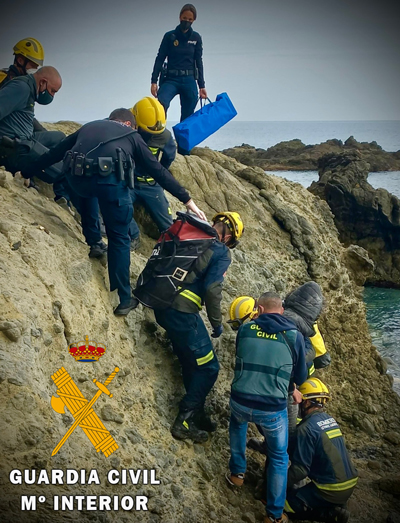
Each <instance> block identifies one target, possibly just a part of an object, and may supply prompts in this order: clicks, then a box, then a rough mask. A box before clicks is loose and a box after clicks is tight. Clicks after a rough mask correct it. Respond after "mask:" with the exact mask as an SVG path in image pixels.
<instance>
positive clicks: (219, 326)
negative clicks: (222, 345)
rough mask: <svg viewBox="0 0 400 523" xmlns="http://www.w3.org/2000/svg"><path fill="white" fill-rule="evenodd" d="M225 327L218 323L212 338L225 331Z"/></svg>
mask: <svg viewBox="0 0 400 523" xmlns="http://www.w3.org/2000/svg"><path fill="white" fill-rule="evenodd" d="M223 330H224V328H223V326H222V325H217V327H214V328H213V331H212V334H211V338H219V337H220V336H221V334H222V332H223Z"/></svg>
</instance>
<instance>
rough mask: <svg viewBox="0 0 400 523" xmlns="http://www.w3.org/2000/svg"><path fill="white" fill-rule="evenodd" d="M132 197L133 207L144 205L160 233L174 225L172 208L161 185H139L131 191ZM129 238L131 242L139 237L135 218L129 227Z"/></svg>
mask: <svg viewBox="0 0 400 523" xmlns="http://www.w3.org/2000/svg"><path fill="white" fill-rule="evenodd" d="M130 195H131V200H132V204H133V206H134V207H136V206H137V205H142V206H143V207H144V208H145V209H146V211H147V212H148V213H149V214H150V216H151V219H152V220H153V221H154V223H155V224H156V226H157V228H158V230H159V231H160V233H161V232H162V231H165V230H166V229H168V227H170V226H171V225H172V223H173V220H172V213H171V208H170V205H169V202H168V200H167V198H166V197H165V194H164V190H163V188H162V187H161V186H160V185H158V184H155V185H148V184H146V183H144V184H139V185H136V186H135V188H134V189H131V190H130ZM129 236H130V238H131V240H133V239H135V238H137V237H138V236H139V227H138V225H137V223H136V222H135V220H134V219H133V218H132V222H131V224H130V226H129Z"/></svg>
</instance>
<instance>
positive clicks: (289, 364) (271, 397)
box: [226, 292, 307, 523]
mask: <svg viewBox="0 0 400 523" xmlns="http://www.w3.org/2000/svg"><path fill="white" fill-rule="evenodd" d="M257 308H258V316H257V318H256V319H254V320H252V321H250V322H248V323H245V324H243V325H242V326H241V327H240V329H239V331H238V335H237V338H236V365H235V375H234V379H233V382H232V388H231V402H230V406H231V418H230V425H229V436H230V447H231V459H230V461H229V469H230V472H228V473H227V475H226V480H227V482H228V483H229V484H230V485H231V486H234V487H241V486H242V485H243V482H244V479H245V473H246V435H247V426H248V423H249V422H253V423H255V424H256V425H257V426H258V428H259V430H261V432H262V434H263V435H264V437H265V440H266V447H267V455H268V466H267V485H266V516H265V518H264V522H265V523H271V521H272V522H284V521H288V518H287V516H286V514H284V512H283V508H284V504H285V495H286V482H287V467H288V461H289V457H288V452H287V449H288V414H287V402H288V396H289V390H290V389H292V390H293V388H294V386H295V385H294V384H295V383H303V382H304V381H305V380H306V378H307V365H306V361H305V354H304V338H303V335H302V334H301V333H300V332H299V331H298V330H297V329H296V326H295V324H294V323H292V322H291V321H290V320H289V319H287V318H285V317H283V315H282V314H283V307H282V300H281V298H280V297H279V295H278V294H276V293H274V292H266V293H264V294H262V295H261V296H260V298H259V299H258V301H257Z"/></svg>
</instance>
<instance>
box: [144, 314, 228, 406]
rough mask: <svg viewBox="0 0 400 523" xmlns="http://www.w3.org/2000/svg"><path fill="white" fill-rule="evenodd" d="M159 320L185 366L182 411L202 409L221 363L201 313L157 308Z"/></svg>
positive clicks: (183, 370) (183, 367)
mask: <svg viewBox="0 0 400 523" xmlns="http://www.w3.org/2000/svg"><path fill="white" fill-rule="evenodd" d="M154 314H155V317H156V320H157V323H158V324H159V325H161V327H163V328H164V329H165V330H166V331H167V333H168V336H169V338H170V339H171V342H172V346H173V349H174V352H175V354H176V355H177V356H178V359H179V362H180V364H181V366H182V377H183V383H184V385H185V389H186V394H185V396H184V397H183V398H182V401H181V402H180V406H179V409H180V411H181V412H184V411H191V410H197V409H201V408H202V407H203V406H204V402H205V400H206V397H207V394H208V393H209V392H210V390H211V388H212V387H213V385H214V383H215V381H216V379H217V376H218V371H219V363H218V359H217V356H216V354H215V352H214V349H213V346H212V343H211V340H210V336H209V335H208V332H207V329H206V327H205V325H204V322H203V320H202V319H201V317H200V315H199V314H196V313H186V312H181V311H178V310H175V309H172V308H170V309H166V310H155V311H154Z"/></svg>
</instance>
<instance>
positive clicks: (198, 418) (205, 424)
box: [194, 409, 218, 432]
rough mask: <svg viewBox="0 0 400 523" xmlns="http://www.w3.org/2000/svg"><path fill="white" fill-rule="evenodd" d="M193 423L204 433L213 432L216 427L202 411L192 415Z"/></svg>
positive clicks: (215, 423)
mask: <svg viewBox="0 0 400 523" xmlns="http://www.w3.org/2000/svg"><path fill="white" fill-rule="evenodd" d="M194 422H195V423H196V426H197V427H198V428H199V429H200V430H205V431H206V432H215V431H216V430H217V427H218V424H217V422H216V421H213V420H212V419H211V418H210V416H209V415H208V414H207V413H206V412H205V410H204V409H203V410H200V411H199V412H197V413H196V414H195V415H194Z"/></svg>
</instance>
